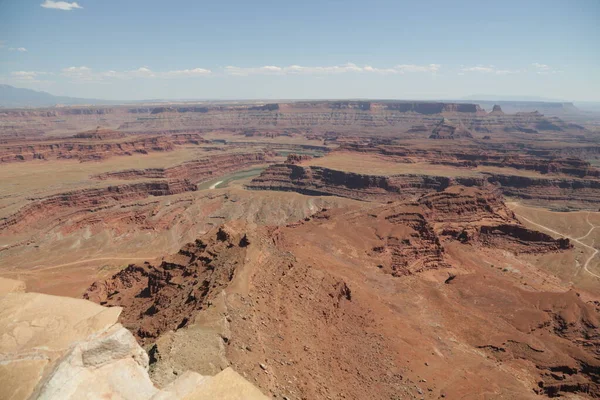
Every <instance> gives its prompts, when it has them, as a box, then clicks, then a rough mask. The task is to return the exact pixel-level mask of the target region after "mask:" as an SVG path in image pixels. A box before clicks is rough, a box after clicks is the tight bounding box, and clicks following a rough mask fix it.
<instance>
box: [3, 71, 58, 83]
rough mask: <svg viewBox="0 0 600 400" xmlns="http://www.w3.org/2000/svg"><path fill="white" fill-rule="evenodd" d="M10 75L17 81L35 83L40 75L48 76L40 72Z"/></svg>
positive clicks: (19, 72)
mask: <svg viewBox="0 0 600 400" xmlns="http://www.w3.org/2000/svg"><path fill="white" fill-rule="evenodd" d="M10 75H11V76H12V77H13V78H14V79H17V80H19V81H31V82H37V78H38V77H40V76H42V75H50V73H48V72H41V71H14V72H11V73H10Z"/></svg>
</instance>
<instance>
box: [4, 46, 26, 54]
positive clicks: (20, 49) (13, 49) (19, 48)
mask: <svg viewBox="0 0 600 400" xmlns="http://www.w3.org/2000/svg"><path fill="white" fill-rule="evenodd" d="M8 50H9V51H18V52H21V53H26V52H27V49H26V48H25V47H17V48H14V47H11V48H9V49H8Z"/></svg>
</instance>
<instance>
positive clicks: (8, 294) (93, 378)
mask: <svg viewBox="0 0 600 400" xmlns="http://www.w3.org/2000/svg"><path fill="white" fill-rule="evenodd" d="M120 313H121V308H120V307H112V308H106V307H102V306H99V305H97V304H94V303H92V302H90V301H87V300H79V299H72V298H67V297H59V296H50V295H45V294H39V293H25V292H24V284H22V282H19V281H13V280H9V279H3V278H0V398H2V399H11V400H21V399H45V400H46V399H48V400H50V399H56V400H58V399H61V400H62V399H84V398H87V399H92V398H94V399H96V398H97V399H123V400H130V399H131V400H146V399H148V400H175V399H187V400H203V399H225V400H242V399H244V400H246V399H248V400H254V399H260V400H262V399H266V398H267V397H265V396H264V395H263V394H262V393H261V392H260V390H258V389H257V388H256V387H254V386H253V385H252V384H251V383H249V382H248V381H246V380H245V379H244V378H242V377H241V376H240V375H238V374H237V373H236V372H235V371H233V370H232V369H231V368H227V369H225V370H223V371H221V372H220V373H218V374H217V375H215V376H202V375H200V374H198V373H195V372H190V371H188V372H186V373H184V374H183V375H181V376H180V377H179V378H178V379H177V380H175V381H174V382H172V383H171V384H170V385H168V386H166V387H165V388H163V389H162V390H159V389H157V388H156V387H155V386H154V384H153V383H152V381H151V380H150V377H149V376H148V355H147V354H146V352H145V351H144V350H143V349H142V348H141V347H140V346H139V345H138V344H137V342H136V340H135V338H134V337H133V335H132V334H131V333H130V332H129V331H128V330H127V329H125V328H124V327H123V326H122V325H121V324H119V323H117V319H118V317H119V314H120Z"/></svg>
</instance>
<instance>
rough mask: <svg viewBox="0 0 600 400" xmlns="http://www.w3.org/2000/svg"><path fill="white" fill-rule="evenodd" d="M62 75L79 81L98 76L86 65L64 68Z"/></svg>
mask: <svg viewBox="0 0 600 400" xmlns="http://www.w3.org/2000/svg"><path fill="white" fill-rule="evenodd" d="M61 75H63V76H66V77H68V78H72V79H75V80H79V81H93V80H96V78H97V77H96V75H95V74H93V73H92V69H91V68H89V67H85V66H82V67H68V68H63V70H62V72H61Z"/></svg>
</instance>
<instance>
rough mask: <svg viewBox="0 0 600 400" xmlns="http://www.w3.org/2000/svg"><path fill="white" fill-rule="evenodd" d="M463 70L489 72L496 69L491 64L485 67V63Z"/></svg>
mask: <svg viewBox="0 0 600 400" xmlns="http://www.w3.org/2000/svg"><path fill="white" fill-rule="evenodd" d="M461 71H462V72H481V73H485V74H489V73H492V72H494V71H495V69H494V66H493V65H490V66H488V67H485V66H483V65H477V66H475V67H467V68H462V69H461Z"/></svg>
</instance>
